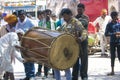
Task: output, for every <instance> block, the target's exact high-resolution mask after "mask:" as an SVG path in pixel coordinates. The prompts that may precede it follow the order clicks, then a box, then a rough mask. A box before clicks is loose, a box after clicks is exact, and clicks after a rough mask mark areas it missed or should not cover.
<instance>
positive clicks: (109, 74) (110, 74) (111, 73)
mask: <svg viewBox="0 0 120 80" xmlns="http://www.w3.org/2000/svg"><path fill="white" fill-rule="evenodd" d="M113 75H115V73H114V72H110V73H108V74H107V76H113Z"/></svg>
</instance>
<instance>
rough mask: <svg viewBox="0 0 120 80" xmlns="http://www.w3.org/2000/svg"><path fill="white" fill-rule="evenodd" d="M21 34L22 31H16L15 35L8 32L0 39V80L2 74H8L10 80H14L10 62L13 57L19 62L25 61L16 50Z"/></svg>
mask: <svg viewBox="0 0 120 80" xmlns="http://www.w3.org/2000/svg"><path fill="white" fill-rule="evenodd" d="M23 34H24V32H23V31H20V30H19V31H18V30H17V32H16V33H15V32H9V33H7V34H5V35H4V36H2V37H1V38H0V80H1V78H2V76H3V74H4V72H9V75H8V76H10V80H15V79H14V72H13V66H12V61H13V60H14V58H15V57H16V58H17V59H18V60H19V61H20V62H24V61H25V60H24V59H23V58H21V56H20V50H18V49H17V48H16V47H20V45H19V40H21V36H22V35H23ZM5 80H8V79H5Z"/></svg>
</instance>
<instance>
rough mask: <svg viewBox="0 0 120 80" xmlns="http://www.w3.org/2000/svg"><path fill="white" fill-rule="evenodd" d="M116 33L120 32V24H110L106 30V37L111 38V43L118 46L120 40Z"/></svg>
mask: <svg viewBox="0 0 120 80" xmlns="http://www.w3.org/2000/svg"><path fill="white" fill-rule="evenodd" d="M116 32H120V23H118V22H115V23H113V22H110V23H108V24H107V26H106V30H105V36H110V42H112V43H117V44H118V43H120V38H117V37H116Z"/></svg>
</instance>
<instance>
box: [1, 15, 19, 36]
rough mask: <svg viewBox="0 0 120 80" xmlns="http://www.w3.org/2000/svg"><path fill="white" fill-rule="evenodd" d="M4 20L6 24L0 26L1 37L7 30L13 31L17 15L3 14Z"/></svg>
mask: <svg viewBox="0 0 120 80" xmlns="http://www.w3.org/2000/svg"><path fill="white" fill-rule="evenodd" d="M4 20H5V21H6V22H7V24H6V25H4V26H2V27H0V37H2V36H3V35H5V34H6V33H8V32H15V26H16V24H17V22H18V19H17V17H16V16H15V15H10V14H8V15H7V16H5V17H4Z"/></svg>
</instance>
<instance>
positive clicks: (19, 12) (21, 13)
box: [18, 10, 26, 16]
mask: <svg viewBox="0 0 120 80" xmlns="http://www.w3.org/2000/svg"><path fill="white" fill-rule="evenodd" d="M23 14H24V15H26V12H25V11H24V10H19V11H18V16H19V15H23Z"/></svg>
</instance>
